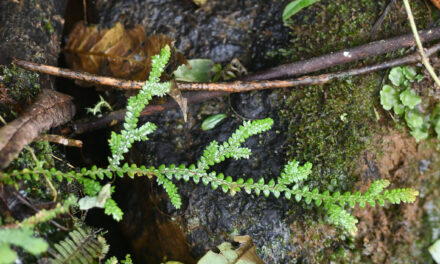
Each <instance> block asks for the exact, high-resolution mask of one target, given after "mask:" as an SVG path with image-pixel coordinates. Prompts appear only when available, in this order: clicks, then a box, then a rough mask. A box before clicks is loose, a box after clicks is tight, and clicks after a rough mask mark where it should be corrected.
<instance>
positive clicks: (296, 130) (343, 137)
mask: <svg viewBox="0 0 440 264" xmlns="http://www.w3.org/2000/svg"><path fill="white" fill-rule="evenodd" d="M378 82H380V78H377V75H371V76H365V77H357V78H350V79H347V80H341V81H335V82H332V83H329V84H325V85H321V86H312V87H306V88H304V89H299V90H294V91H292V92H291V94H290V96H289V98H288V100H287V102H286V107H285V109H284V110H283V111H282V112H281V115H282V117H283V120H288V122H289V123H288V137H289V138H288V146H289V151H288V152H289V153H288V156H289V158H296V159H299V160H301V161H302V162H305V161H309V162H311V163H312V164H314V168H313V174H312V177H311V179H312V182H311V185H312V186H313V187H315V186H322V190H325V189H327V188H328V189H329V190H330V191H335V190H344V189H347V188H348V187H349V186H350V185H351V183H352V182H353V180H355V177H350V176H351V175H352V174H353V169H355V167H356V163H357V162H358V160H359V158H360V156H361V155H362V153H363V151H364V150H365V149H366V148H367V146H368V142H369V140H370V135H371V133H372V131H374V129H373V128H374V124H375V115H374V105H373V102H375V101H376V99H375V90H376V87H377V84H378Z"/></svg>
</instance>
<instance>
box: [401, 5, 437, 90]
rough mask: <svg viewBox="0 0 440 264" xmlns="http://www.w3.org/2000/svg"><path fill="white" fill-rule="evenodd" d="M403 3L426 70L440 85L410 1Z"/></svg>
mask: <svg viewBox="0 0 440 264" xmlns="http://www.w3.org/2000/svg"><path fill="white" fill-rule="evenodd" d="M403 3H404V5H405V9H406V13H407V14H408V20H409V24H410V26H411V30H412V32H413V35H414V39H415V41H416V44H417V48H418V49H419V52H420V56H421V57H422V63H423V65H425V68H426V70H428V72H429V74H430V75H431V77H432V78H433V79H434V81H435V83H436V84H437V86H438V87H440V80H439V78H438V76H437V74H436V73H435V71H434V68H432V66H431V63H429V59H428V56H426V54H425V51H424V49H423V46H422V41H421V40H420V36H419V33H418V32H417V26H416V23H415V22H414V16H413V14H412V11H411V7H410V5H409V2H408V0H403Z"/></svg>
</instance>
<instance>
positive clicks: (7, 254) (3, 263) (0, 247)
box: [0, 243, 17, 264]
mask: <svg viewBox="0 0 440 264" xmlns="http://www.w3.org/2000/svg"><path fill="white" fill-rule="evenodd" d="M0 256H1V257H0V264H9V263H14V262H15V260H16V259H17V253H16V252H15V251H14V250H12V249H11V247H10V245H9V244H8V243H3V244H0Z"/></svg>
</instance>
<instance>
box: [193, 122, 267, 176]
mask: <svg viewBox="0 0 440 264" xmlns="http://www.w3.org/2000/svg"><path fill="white" fill-rule="evenodd" d="M272 125H273V120H272V119H271V118H266V119H261V120H255V121H252V122H250V121H245V122H244V123H243V125H242V126H240V127H239V128H238V129H237V130H236V131H235V133H234V134H232V136H231V137H230V138H229V139H228V141H227V142H224V143H223V144H222V145H220V146H219V145H218V143H217V142H216V141H213V142H211V144H210V145H209V146H208V147H207V148H206V149H205V151H204V152H203V156H202V157H200V159H199V161H198V162H197V168H198V169H202V170H206V169H208V168H209V166H212V165H214V164H215V163H219V162H222V161H224V160H225V159H226V158H234V159H237V160H238V159H241V158H249V155H250V154H251V150H250V149H248V148H242V147H241V144H242V143H243V142H245V140H246V139H248V138H249V137H251V136H253V135H257V134H259V133H261V132H263V131H266V130H269V129H270V128H271V127H272Z"/></svg>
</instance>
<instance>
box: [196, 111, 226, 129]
mask: <svg viewBox="0 0 440 264" xmlns="http://www.w3.org/2000/svg"><path fill="white" fill-rule="evenodd" d="M226 116H227V115H226V114H216V115H212V116H209V117H208V118H206V119H205V120H203V123H202V130H211V129H213V128H214V127H215V126H216V125H217V124H218V123H220V122H221V121H222V120H223V119H225V118H226Z"/></svg>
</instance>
